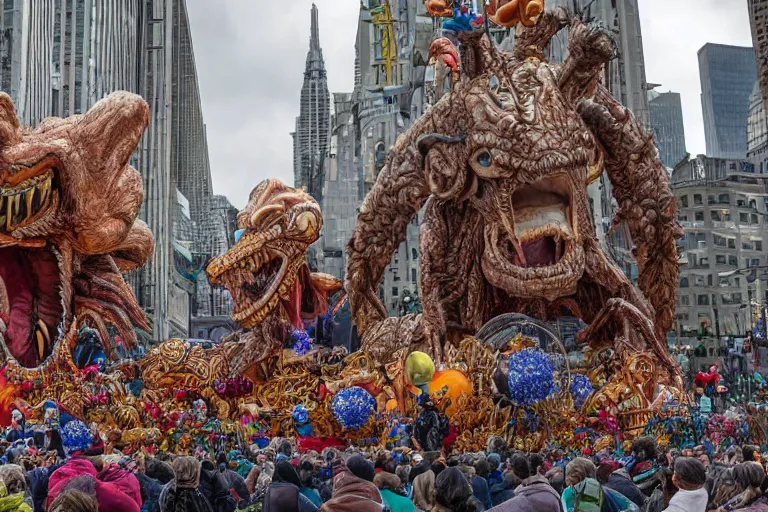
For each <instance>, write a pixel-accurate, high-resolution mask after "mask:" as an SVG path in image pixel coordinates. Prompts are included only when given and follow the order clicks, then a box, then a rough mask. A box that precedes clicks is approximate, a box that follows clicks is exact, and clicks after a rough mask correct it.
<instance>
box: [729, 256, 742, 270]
mask: <svg viewBox="0 0 768 512" xmlns="http://www.w3.org/2000/svg"><path fill="white" fill-rule="evenodd" d="M728 266H729V267H738V266H739V259H738V258H737V257H736V256H728Z"/></svg>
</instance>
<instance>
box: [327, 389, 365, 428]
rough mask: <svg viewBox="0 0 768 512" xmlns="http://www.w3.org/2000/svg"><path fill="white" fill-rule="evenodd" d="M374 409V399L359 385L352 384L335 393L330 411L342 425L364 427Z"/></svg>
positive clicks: (345, 426)
mask: <svg viewBox="0 0 768 512" xmlns="http://www.w3.org/2000/svg"><path fill="white" fill-rule="evenodd" d="M375 409H376V400H375V399H374V398H373V397H372V396H371V394H370V393H369V392H367V391H366V390H364V389H363V388H361V387H357V386H353V387H351V388H345V389H342V390H341V391H339V392H338V393H336V395H335V396H334V397H333V401H332V402H331V412H333V417H334V418H336V421H338V422H339V423H340V424H341V426H342V427H344V428H351V429H358V428H360V427H364V426H365V425H366V424H367V423H368V420H369V419H370V418H371V415H372V414H373V411H374V410H375Z"/></svg>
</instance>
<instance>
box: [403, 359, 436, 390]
mask: <svg viewBox="0 0 768 512" xmlns="http://www.w3.org/2000/svg"><path fill="white" fill-rule="evenodd" d="M405 374H406V375H408V379H409V380H410V381H411V384H413V385H414V386H421V385H423V384H426V383H428V382H429V381H430V380H432V376H433V375H434V374H435V363H434V362H432V358H431V357H429V356H428V355H427V354H425V353H424V352H411V353H410V354H408V359H406V360H405Z"/></svg>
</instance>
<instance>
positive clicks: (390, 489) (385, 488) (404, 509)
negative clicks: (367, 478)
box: [373, 471, 416, 512]
mask: <svg viewBox="0 0 768 512" xmlns="http://www.w3.org/2000/svg"><path fill="white" fill-rule="evenodd" d="M373 483H374V485H376V487H377V488H378V489H379V492H380V493H381V498H382V499H383V500H384V503H385V504H386V505H387V507H388V508H389V510H391V511H392V512H416V507H414V506H413V502H412V501H411V500H409V499H408V497H407V496H404V495H402V494H400V493H399V492H398V489H399V488H400V487H401V485H402V482H401V481H400V478H399V477H398V476H397V475H393V474H392V473H387V472H384V471H382V472H380V473H376V476H375V477H373Z"/></svg>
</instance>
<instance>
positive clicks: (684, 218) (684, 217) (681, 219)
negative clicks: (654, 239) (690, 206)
mask: <svg viewBox="0 0 768 512" xmlns="http://www.w3.org/2000/svg"><path fill="white" fill-rule="evenodd" d="M677 221H678V222H688V216H687V215H678V216H677Z"/></svg>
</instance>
